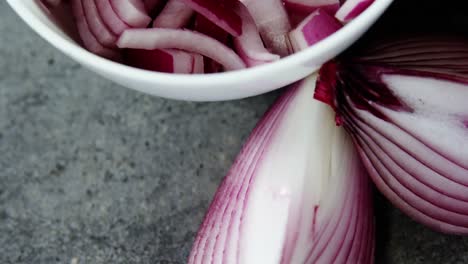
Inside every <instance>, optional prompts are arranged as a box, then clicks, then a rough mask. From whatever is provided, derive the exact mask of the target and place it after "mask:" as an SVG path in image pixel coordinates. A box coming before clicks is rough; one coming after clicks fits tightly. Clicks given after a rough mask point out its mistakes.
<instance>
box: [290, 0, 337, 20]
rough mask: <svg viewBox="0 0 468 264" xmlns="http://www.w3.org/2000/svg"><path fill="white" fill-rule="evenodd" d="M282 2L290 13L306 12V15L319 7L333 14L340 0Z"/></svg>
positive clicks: (294, 0) (291, 0)
mask: <svg viewBox="0 0 468 264" xmlns="http://www.w3.org/2000/svg"><path fill="white" fill-rule="evenodd" d="M284 3H285V5H286V8H287V9H288V10H289V11H290V12H291V13H295V14H297V13H298V14H306V16H307V15H309V14H310V13H312V12H314V11H315V10H317V9H319V8H320V9H322V10H325V11H327V12H328V13H329V14H335V13H336V12H337V11H338V9H339V8H340V0H313V1H310V0H286V1H284Z"/></svg>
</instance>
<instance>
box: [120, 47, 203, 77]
mask: <svg viewBox="0 0 468 264" xmlns="http://www.w3.org/2000/svg"><path fill="white" fill-rule="evenodd" d="M195 57H197V60H199V58H198V57H199V55H194V54H191V53H188V52H184V51H180V50H173V49H155V50H142V49H126V50H125V52H124V60H125V62H126V63H127V64H129V65H131V66H135V67H138V68H141V69H145V70H150V71H158V72H167V73H194V71H195V70H198V69H195V68H194V58H195ZM196 66H197V67H199V65H196Z"/></svg>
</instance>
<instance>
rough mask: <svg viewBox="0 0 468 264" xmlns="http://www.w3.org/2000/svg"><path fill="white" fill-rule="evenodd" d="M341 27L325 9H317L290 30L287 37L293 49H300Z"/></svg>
mask: <svg viewBox="0 0 468 264" xmlns="http://www.w3.org/2000/svg"><path fill="white" fill-rule="evenodd" d="M341 27H342V25H341V23H340V22H338V21H337V20H336V19H335V18H334V17H332V16H331V15H329V14H328V12H327V11H325V10H323V9H318V10H316V11H315V12H313V13H312V14H310V15H309V16H308V17H306V18H305V19H304V21H302V22H301V23H300V24H299V25H298V26H297V27H296V28H295V29H294V30H293V31H291V32H290V33H289V38H290V40H291V44H292V46H293V48H294V51H300V50H303V49H305V48H307V47H309V46H312V45H314V44H315V43H317V42H319V41H320V40H323V39H324V38H326V37H328V36H329V35H331V34H333V33H335V32H336V31H338V30H339V29H340V28H341Z"/></svg>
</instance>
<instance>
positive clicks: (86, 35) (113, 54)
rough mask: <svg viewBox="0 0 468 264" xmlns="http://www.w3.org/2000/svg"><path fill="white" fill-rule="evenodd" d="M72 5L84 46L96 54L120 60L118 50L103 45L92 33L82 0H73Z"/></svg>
mask: <svg viewBox="0 0 468 264" xmlns="http://www.w3.org/2000/svg"><path fill="white" fill-rule="evenodd" d="M71 6H72V12H73V16H74V17H75V22H76V26H77V29H78V34H79V35H80V38H81V41H82V42H83V46H84V47H85V48H86V49H87V50H89V51H91V52H93V53H95V54H96V55H99V56H102V57H105V58H108V59H113V60H119V58H120V56H119V53H118V52H117V51H116V50H114V49H110V48H107V47H104V46H103V45H101V44H100V43H99V41H98V40H97V39H96V37H94V35H93V34H92V33H91V30H90V29H89V26H88V22H87V21H86V17H85V14H84V11H83V5H82V3H81V0H71Z"/></svg>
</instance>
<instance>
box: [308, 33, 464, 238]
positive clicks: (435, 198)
mask: <svg viewBox="0 0 468 264" xmlns="http://www.w3.org/2000/svg"><path fill="white" fill-rule="evenodd" d="M467 47H468V39H466V38H463V37H454V38H449V37H421V38H406V39H401V40H395V41H389V42H387V43H383V44H377V45H375V46H373V47H369V48H367V47H366V48H364V49H363V51H362V52H360V53H358V52H356V53H353V56H346V57H343V58H342V59H340V60H338V61H337V62H331V63H329V64H327V65H325V66H324V67H322V69H321V72H320V79H319V81H318V84H317V90H316V93H315V97H316V98H317V99H319V100H322V101H324V102H326V103H328V104H330V105H332V106H333V108H334V109H335V110H336V113H337V122H338V123H340V124H343V126H344V127H345V128H346V129H347V130H348V132H349V133H350V134H351V135H352V137H353V139H354V142H355V145H356V146H357V148H358V149H359V152H360V155H361V158H362V160H363V161H364V164H365V165H366V168H367V170H368V171H369V173H370V175H371V177H372V179H373V180H374V182H375V184H376V185H377V187H378V188H379V189H380V190H381V191H382V192H383V193H384V194H385V195H386V196H387V198H388V199H389V200H390V201H392V202H393V204H394V205H396V206H397V207H399V208H400V209H401V210H402V211H404V212H405V213H407V214H408V215H409V216H411V217H412V218H413V219H415V220H417V221H419V222H421V223H423V224H426V225H428V226H429V227H431V228H433V229H435V230H438V231H442V232H446V233H454V234H468V104H467V101H468V48H467Z"/></svg>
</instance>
